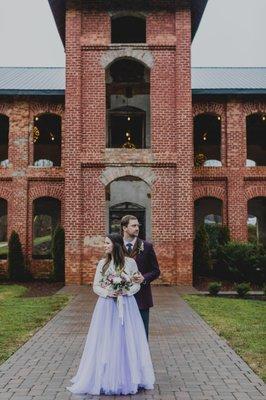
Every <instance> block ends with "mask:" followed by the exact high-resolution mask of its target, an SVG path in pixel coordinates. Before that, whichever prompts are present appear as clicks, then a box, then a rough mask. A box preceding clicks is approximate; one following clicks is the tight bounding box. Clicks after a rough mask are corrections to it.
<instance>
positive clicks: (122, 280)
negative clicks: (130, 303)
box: [100, 270, 133, 295]
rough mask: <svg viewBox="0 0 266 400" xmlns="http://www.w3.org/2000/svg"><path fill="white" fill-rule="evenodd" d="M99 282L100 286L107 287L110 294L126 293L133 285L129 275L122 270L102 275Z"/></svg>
mask: <svg viewBox="0 0 266 400" xmlns="http://www.w3.org/2000/svg"><path fill="white" fill-rule="evenodd" d="M100 284H101V287H102V288H105V289H106V288H107V289H108V291H109V292H110V294H113V295H123V294H126V293H127V292H128V291H129V290H130V287H131V286H132V285H133V283H132V281H131V279H130V277H129V276H128V274H127V273H126V272H125V271H123V270H122V271H116V272H112V273H110V274H107V275H103V277H102V279H101V280H100Z"/></svg>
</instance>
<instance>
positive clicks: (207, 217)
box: [194, 197, 223, 231]
mask: <svg viewBox="0 0 266 400" xmlns="http://www.w3.org/2000/svg"><path fill="white" fill-rule="evenodd" d="M222 208H223V202H222V200H220V199H216V198H215V197H201V198H200V199H197V200H196V201H195V205H194V209H195V212H194V216H195V222H194V223H195V231H196V230H197V229H198V227H199V225H200V224H203V223H204V224H205V225H221V224H222Z"/></svg>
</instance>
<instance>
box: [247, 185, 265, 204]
mask: <svg viewBox="0 0 266 400" xmlns="http://www.w3.org/2000/svg"><path fill="white" fill-rule="evenodd" d="M255 197H266V187H265V186H264V187H263V186H254V187H250V188H248V189H246V191H245V198H246V200H247V201H248V200H251V199H253V198H255Z"/></svg>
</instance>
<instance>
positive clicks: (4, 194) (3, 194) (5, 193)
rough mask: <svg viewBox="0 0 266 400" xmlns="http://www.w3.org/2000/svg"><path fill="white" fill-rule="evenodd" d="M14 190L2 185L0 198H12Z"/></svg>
mask: <svg viewBox="0 0 266 400" xmlns="http://www.w3.org/2000/svg"><path fill="white" fill-rule="evenodd" d="M12 197H13V196H12V191H11V190H10V189H7V188H5V187H0V198H1V199H4V200H6V201H7V202H9V201H11V200H12Z"/></svg>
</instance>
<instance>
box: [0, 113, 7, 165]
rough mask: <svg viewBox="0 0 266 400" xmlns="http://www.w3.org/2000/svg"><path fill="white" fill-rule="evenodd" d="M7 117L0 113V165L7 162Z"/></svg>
mask: <svg viewBox="0 0 266 400" xmlns="http://www.w3.org/2000/svg"><path fill="white" fill-rule="evenodd" d="M8 134H9V118H8V117H7V116H6V115H3V114H0V165H1V166H6V165H7V164H8Z"/></svg>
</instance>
